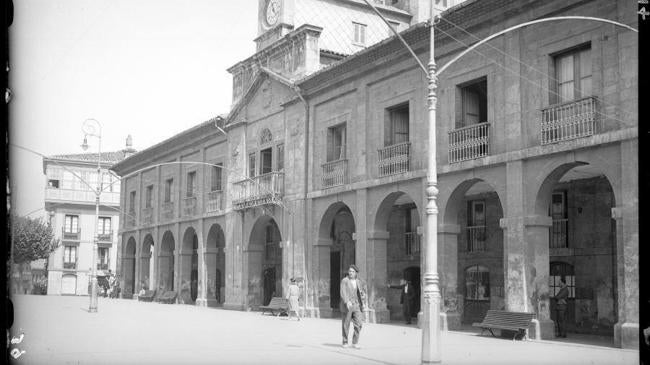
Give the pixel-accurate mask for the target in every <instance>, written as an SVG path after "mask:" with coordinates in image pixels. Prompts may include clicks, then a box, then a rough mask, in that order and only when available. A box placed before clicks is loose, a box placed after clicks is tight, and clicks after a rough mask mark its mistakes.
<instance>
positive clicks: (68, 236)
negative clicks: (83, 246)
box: [62, 227, 81, 241]
mask: <svg viewBox="0 0 650 365" xmlns="http://www.w3.org/2000/svg"><path fill="white" fill-rule="evenodd" d="M62 231H63V239H64V240H66V241H79V240H80V239H81V228H77V230H76V231H72V230H70V229H69V228H68V229H66V228H65V227H63V229H62Z"/></svg>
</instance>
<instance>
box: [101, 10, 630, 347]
mask: <svg viewBox="0 0 650 365" xmlns="http://www.w3.org/2000/svg"><path fill="white" fill-rule="evenodd" d="M380 3H381V4H378V8H379V10H380V11H381V12H382V14H383V15H384V16H385V17H386V18H387V19H388V21H389V22H391V23H392V24H394V25H395V26H396V28H397V29H398V30H399V31H400V34H401V36H402V37H403V38H404V40H405V41H406V42H407V43H408V44H409V45H410V46H411V48H412V49H413V50H414V51H415V53H416V54H417V56H418V57H419V58H420V59H421V60H423V61H424V62H425V63H426V60H427V59H428V55H429V37H430V26H431V23H428V22H427V19H428V14H429V9H428V8H427V6H426V4H428V3H429V2H428V1H390V2H386V1H382V2H380ZM438 3H441V2H438ZM259 9H260V10H259V37H258V38H257V39H256V42H257V52H256V53H255V54H254V55H253V56H251V57H250V58H248V59H246V60H243V61H241V62H239V63H237V64H236V65H234V66H233V67H231V68H230V69H229V71H230V72H231V73H232V74H233V104H232V109H231V111H230V113H229V114H228V115H225V116H219V117H215V118H214V119H213V120H209V121H206V122H204V123H201V124H199V125H197V126H196V127H194V128H191V129H189V130H187V131H184V132H182V133H180V134H178V135H176V136H174V137H172V138H170V139H168V140H166V141H163V142H161V143H159V144H157V145H155V146H153V147H151V148H148V149H146V150H144V151H141V152H140V153H138V154H136V155H134V156H131V157H129V158H127V159H125V160H124V161H122V162H119V163H117V164H116V165H115V166H114V167H113V168H112V169H113V170H114V171H115V172H116V173H117V174H118V175H120V176H122V178H123V180H122V185H121V189H122V195H121V205H122V207H125V208H123V209H124V210H125V211H127V213H128V214H127V213H123V215H122V219H121V222H122V225H121V226H120V233H119V234H120V235H121V237H122V240H121V246H120V248H119V250H118V256H119V257H118V265H119V271H120V272H121V273H122V277H123V280H124V284H123V287H124V288H132V290H131V291H128V292H127V291H125V294H127V295H128V294H129V293H137V292H138V291H139V290H140V289H142V288H146V289H156V290H157V291H158V292H159V293H160V292H164V291H167V290H174V291H177V292H178V293H179V298H180V299H179V302H183V303H186V304H196V305H207V306H223V307H225V308H229V309H238V310H248V309H253V310H254V309H256V308H258V307H259V306H260V305H264V304H266V303H268V302H269V301H270V299H271V298H272V297H274V296H282V295H283V294H284V292H285V290H286V287H287V285H288V280H289V278H291V277H295V278H297V279H298V281H299V282H300V286H301V289H302V297H301V300H300V302H301V305H302V307H303V310H304V312H305V313H306V314H307V315H311V316H316V317H335V316H339V315H340V311H339V299H340V298H339V283H340V280H341V278H342V276H343V275H345V272H346V269H347V267H348V265H349V264H351V263H355V264H356V265H357V266H358V267H359V268H360V270H361V276H362V277H363V278H364V279H366V280H367V282H368V284H369V308H368V309H367V313H366V314H367V318H368V319H369V320H370V321H374V322H386V321H390V320H397V319H401V316H402V313H401V307H400V304H399V292H397V291H395V290H391V289H389V288H388V287H387V284H388V283H392V284H396V283H397V282H398V281H399V279H401V278H407V279H410V280H411V281H412V282H414V284H416V287H419V286H420V277H421V274H422V268H423V261H422V260H423V257H424V255H423V251H424V250H426V247H425V246H424V245H423V242H426V241H425V240H424V237H426V234H427V232H426V228H425V225H424V224H423V222H424V221H425V205H426V196H425V187H426V162H427V156H428V153H427V151H428V149H429V148H432V147H431V146H430V145H429V143H428V140H427V135H428V129H429V128H433V127H435V128H436V134H437V140H436V145H435V148H436V151H437V166H438V171H437V172H438V189H439V195H438V197H437V205H438V211H439V212H438V245H439V246H438V251H439V253H440V254H439V260H440V262H439V269H440V275H441V289H442V296H443V312H444V313H443V316H444V323H446V325H447V326H448V327H449V328H458V327H459V326H460V325H461V324H462V323H468V324H471V323H472V322H474V321H477V320H479V319H481V318H482V317H483V316H484V315H485V313H486V311H487V310H488V309H507V310H511V311H526V312H534V313H535V314H536V320H535V321H534V323H535V324H534V326H533V327H532V328H531V331H530V333H531V336H533V337H537V338H552V337H553V336H554V331H553V327H554V318H555V310H554V309H555V302H554V300H553V299H552V298H553V296H554V295H555V293H556V292H557V290H559V282H560V280H561V279H565V280H566V281H567V283H568V285H569V288H570V292H571V295H570V299H569V331H571V332H574V333H587V334H600V335H608V336H611V338H612V342H613V343H615V344H616V345H617V346H621V347H626V348H631V347H637V346H638V305H639V303H638V258H637V257H638V256H637V254H638V227H637V224H638V181H637V176H638V172H637V161H638V157H637V148H638V131H637V125H638V117H637V113H636V111H637V107H638V101H639V100H638V93H637V88H638V81H637V66H638V65H637V47H638V35H637V33H636V32H634V31H633V30H631V29H630V27H631V28H634V27H636V25H637V19H636V10H635V4H634V3H633V2H626V1H605V0H587V1H584V0H580V1H577V0H570V1H543V2H542V1H532V0H480V1H472V0H470V1H465V2H462V3H460V4H457V5H455V6H453V7H451V8H448V9H446V10H444V11H442V13H441V16H440V19H438V20H437V21H436V22H435V31H436V39H435V45H436V49H435V54H436V62H437V64H438V69H439V70H440V69H442V68H443V67H444V71H443V72H441V73H439V74H438V79H437V85H438V88H437V110H438V114H437V115H438V118H437V124H436V125H435V126H432V125H430V124H429V123H428V121H427V110H428V109H427V108H428V106H427V95H428V93H429V90H428V89H427V85H428V82H427V77H426V75H425V74H424V73H423V72H422V70H421V69H420V68H419V67H418V65H417V63H416V62H415V61H414V59H413V58H412V57H411V55H410V54H409V52H408V51H407V50H406V48H405V47H404V46H403V45H402V44H401V42H400V40H398V39H397V37H395V36H390V33H389V32H388V31H387V28H386V27H385V25H382V24H381V23H374V22H375V21H377V20H378V18H377V17H376V16H375V15H373V13H372V12H371V10H370V9H369V8H368V7H367V6H366V5H365V3H364V2H363V1H357V0H338V1H326V0H310V1H306V0H305V1H303V0H300V1H291V0H260V5H259ZM314 14H317V15H319V16H316V15H314ZM330 15H332V16H330ZM334 15H337V16H334ZM562 16H565V17H566V16H574V17H575V16H583V17H590V18H592V19H584V18H583V19H576V18H571V19H564V20H561V19H555V20H552V21H548V22H547V21H542V22H539V20H541V19H544V18H550V17H562ZM593 18H601V19H604V20H605V21H603V20H595V19H593ZM328 19H329V20H328ZM533 21H535V23H534V24H530V25H528V26H525V27H521V28H517V29H513V30H511V31H507V32H505V33H504V34H503V35H501V36H499V37H496V38H494V39H493V40H491V41H489V42H487V43H485V44H483V45H481V46H479V47H477V48H476V49H475V50H474V51H471V52H469V53H467V54H466V55H464V56H463V57H461V58H459V59H458V60H457V61H454V62H453V63H451V64H449V65H448V66H445V65H446V64H447V63H449V62H450V61H451V60H452V59H454V57H456V56H457V55H459V54H460V53H461V52H462V51H463V50H465V49H466V48H467V47H468V46H469V45H471V44H474V43H476V42H478V41H479V40H480V39H484V38H486V37H488V36H490V35H493V34H496V33H497V32H500V31H502V30H506V29H508V28H510V27H513V26H515V25H518V24H523V23H527V22H533ZM373 24H374V25H373ZM382 32H383V33H382ZM371 33H372V34H374V35H375V38H372V37H370V36H368V35H369V34H371ZM126 217H128V219H127V218H126ZM417 297H418V298H420V296H419V293H418V296H417ZM417 310H418V308H415V312H417ZM413 315H416V313H413Z"/></svg>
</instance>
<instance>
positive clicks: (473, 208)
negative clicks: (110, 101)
mask: <svg viewBox="0 0 650 365" xmlns="http://www.w3.org/2000/svg"><path fill="white" fill-rule="evenodd" d="M519 167H521V166H519ZM495 170H496V169H495ZM540 170H542V169H541V168H540ZM545 171H547V172H546V173H544V175H543V176H542V178H539V177H534V179H533V178H531V179H533V180H531V181H530V182H527V183H526V185H527V188H526V189H524V190H523V191H522V192H520V193H521V194H520V195H519V196H516V195H514V194H513V193H512V192H507V190H506V186H508V184H507V179H509V178H510V177H509V176H510V175H509V174H511V172H508V174H504V173H503V171H498V170H497V171H495V172H494V173H493V174H486V175H485V176H480V177H479V176H471V177H468V178H465V177H463V176H457V177H453V178H447V181H445V183H446V184H447V185H446V186H448V188H447V189H446V190H443V191H441V194H440V198H439V201H438V206H439V210H440V212H439V216H438V219H439V226H438V244H439V252H440V255H439V259H440V262H439V268H440V274H441V290H442V294H443V310H444V312H445V313H446V325H447V326H448V328H450V329H453V328H459V327H460V326H461V325H462V324H469V323H473V322H476V321H480V320H481V319H482V318H483V316H484V315H485V313H486V312H487V310H488V309H506V310H512V311H529V312H535V313H536V314H537V322H538V325H537V327H536V328H535V329H531V330H533V332H534V333H532V334H531V335H532V336H541V337H542V338H553V330H554V322H553V321H554V320H555V318H556V317H555V302H554V300H553V296H554V295H555V294H556V293H557V291H558V290H559V284H558V283H559V281H560V279H562V278H564V279H565V280H566V281H567V283H568V284H569V288H570V297H569V311H568V331H569V333H572V332H573V333H583V334H598V335H607V336H612V337H613V338H614V337H615V341H620V339H621V336H622V335H621V333H622V329H621V328H622V325H623V324H625V323H626V321H632V323H634V322H633V321H634V318H632V319H630V314H629V313H630V311H631V309H630V308H629V307H630V306H631V305H632V304H631V303H633V300H631V299H630V298H631V295H632V294H631V293H629V289H628V288H629V287H630V284H629V283H628V282H627V280H628V276H629V275H628V274H625V275H620V273H621V272H622V271H623V268H622V267H621V265H622V260H623V259H624V257H623V252H624V251H625V250H629V249H628V248H627V243H626V240H629V233H627V232H626V231H624V230H622V229H621V227H622V222H623V221H624V219H628V218H627V217H629V215H630V214H631V213H630V212H629V211H628V210H626V208H624V207H623V206H622V205H620V203H619V205H617V202H618V201H619V200H620V198H619V195H620V181H616V179H614V180H612V179H611V178H610V176H611V173H609V171H606V170H605V171H604V169H603V168H602V166H596V165H590V164H588V163H578V162H575V163H560V164H557V166H555V167H554V168H548V167H547V168H546V170H545ZM441 185H442V183H441ZM617 191H618V193H617ZM416 194H417V193H416ZM416 194H413V193H406V192H404V191H392V192H389V193H386V194H384V195H383V198H382V199H377V200H378V201H377V203H376V205H373V204H375V203H372V204H371V203H370V202H368V206H369V207H371V208H368V209H367V211H365V210H364V211H363V214H360V213H359V211H358V210H359V207H358V205H357V204H358V201H355V200H354V199H350V200H351V201H348V200H341V201H335V202H333V203H329V204H328V205H325V206H324V207H323V208H322V213H320V214H315V215H314V217H313V219H314V222H316V224H315V226H314V227H313V231H314V234H313V237H312V238H310V237H309V236H310V234H309V233H308V232H304V231H303V232H300V233H294V234H295V235H297V236H298V237H304V242H306V243H309V244H310V247H309V250H305V251H307V252H306V253H305V255H306V257H307V258H306V259H305V260H306V261H307V262H308V264H307V265H305V266H304V268H300V267H298V266H292V268H291V270H288V268H287V263H288V262H289V260H290V257H289V256H290V255H292V253H291V251H290V250H288V249H286V248H287V247H291V246H290V242H289V241H288V239H287V236H289V233H288V232H286V228H282V227H285V226H288V225H287V223H286V222H284V223H282V224H279V223H278V222H279V221H278V219H277V218H276V217H275V216H272V215H265V214H262V215H259V216H256V217H255V220H254V221H253V222H251V223H249V225H248V226H247V227H249V232H248V233H244V232H243V230H242V229H241V228H236V229H231V228H228V229H224V227H229V226H228V224H226V225H222V224H216V223H214V224H210V225H206V227H205V228H204V227H198V228H195V227H187V228H185V229H184V231H183V232H182V234H181V233H180V232H179V231H180V228H177V229H176V232H174V230H172V229H160V230H158V231H157V232H159V233H156V234H151V233H147V234H143V235H142V236H143V239H142V243H141V244H138V242H137V240H136V239H135V237H134V236H127V237H125V242H126V244H125V245H124V248H123V252H122V273H123V280H124V284H123V285H124V286H123V287H124V294H125V296H129V295H131V294H137V293H138V292H139V291H140V290H146V289H151V288H155V289H156V290H158V291H159V292H164V291H168V290H174V291H177V292H178V293H179V296H178V298H179V299H178V302H179V303H186V304H196V305H209V306H221V305H228V303H231V306H232V308H239V309H246V308H251V309H256V308H258V307H259V306H261V305H265V304H268V302H269V301H270V300H271V298H272V297H276V296H283V295H284V293H285V290H286V285H287V284H288V283H287V282H286V281H287V279H288V278H289V277H291V276H294V275H295V276H298V277H300V279H301V281H299V284H300V286H301V289H302V290H303V293H302V297H301V299H300V304H301V306H302V307H303V310H304V311H305V312H306V314H307V315H313V316H320V317H336V316H339V315H340V307H339V306H340V295H339V284H340V280H341V279H342V277H343V276H344V275H345V272H346V269H347V267H348V266H349V265H350V264H352V263H355V264H357V265H358V266H359V267H361V268H362V272H361V277H362V278H363V279H364V280H366V281H367V282H368V287H369V297H368V302H369V310H368V313H367V315H368V319H369V320H370V321H375V322H387V321H402V320H404V318H403V314H402V311H401V305H400V303H399V299H400V293H399V291H397V290H391V289H389V288H388V284H397V283H398V282H399V280H400V279H408V280H410V281H411V282H412V283H413V284H414V285H415V287H417V288H419V287H420V276H421V274H422V271H423V270H422V269H423V264H422V260H423V257H424V255H423V251H424V250H425V249H426V247H425V244H424V242H423V238H424V235H423V231H424V227H422V225H423V224H422V222H423V219H424V218H425V215H424V212H423V210H422V209H421V207H422V206H423V205H424V202H421V201H420V199H422V198H421V197H420V196H416ZM517 199H518V201H517ZM517 204H521V205H522V206H526V207H529V208H528V213H527V214H526V213H523V212H521V213H518V214H519V215H516V214H510V215H509V212H512V211H516V209H517ZM293 219H295V221H294V223H296V226H299V224H298V223H302V222H301V221H300V219H302V217H297V218H296V217H294V218H293ZM626 222H628V224H629V219H628V220H627V221H626ZM240 223H241V222H240ZM230 225H231V226H235V227H236V225H235V224H230ZM360 227H364V228H363V232H360V230H361V228H360ZM199 228H201V229H199ZM299 230H300V229H297V231H299ZM238 231H239V232H240V233H237V232H238ZM158 234H159V235H160V236H159V237H160V239H159V240H156V238H155V237H156V236H157V235H158ZM238 235H239V236H238ZM178 237H180V239H179V238H178ZM228 237H233V238H231V239H229V238H228ZM238 237H239V238H238ZM242 238H243V239H242ZM242 242H243V243H242ZM292 244H294V245H295V244H296V243H295V242H293V243H292ZM298 244H301V243H298ZM296 273H297V274H296ZM417 294H418V295H417V299H416V302H417V303H416V306H415V307H416V308H415V309H414V311H413V313H411V314H410V315H411V316H413V317H416V316H417V311H418V310H419V303H420V302H421V297H420V293H419V292H418V293H417ZM232 303H234V304H232Z"/></svg>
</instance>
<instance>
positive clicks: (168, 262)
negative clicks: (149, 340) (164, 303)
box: [157, 231, 175, 293]
mask: <svg viewBox="0 0 650 365" xmlns="http://www.w3.org/2000/svg"><path fill="white" fill-rule="evenodd" d="M174 249H175V243H174V235H173V234H172V233H171V232H170V231H166V232H165V233H164V234H163V238H162V244H161V247H160V255H159V256H158V257H159V259H158V272H159V278H158V289H157V290H158V293H160V292H164V291H168V290H174Z"/></svg>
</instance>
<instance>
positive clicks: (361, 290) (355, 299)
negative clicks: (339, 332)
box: [341, 265, 367, 349]
mask: <svg viewBox="0 0 650 365" xmlns="http://www.w3.org/2000/svg"><path fill="white" fill-rule="evenodd" d="M358 274H359V269H358V268H357V266H356V265H350V268H349V269H348V276H346V277H344V278H343V280H341V302H342V304H343V305H342V314H343V347H349V346H350V345H349V344H348V331H349V329H350V321H352V324H353V325H354V334H353V336H352V346H353V347H354V348H355V349H358V348H361V347H360V346H359V343H358V342H359V333H360V332H361V327H362V321H363V317H362V316H363V309H364V304H365V300H366V297H367V295H366V293H367V289H366V283H365V282H364V281H363V280H361V279H359V278H358Z"/></svg>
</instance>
